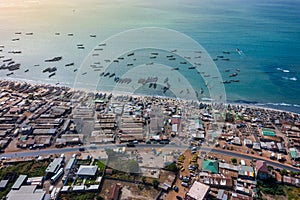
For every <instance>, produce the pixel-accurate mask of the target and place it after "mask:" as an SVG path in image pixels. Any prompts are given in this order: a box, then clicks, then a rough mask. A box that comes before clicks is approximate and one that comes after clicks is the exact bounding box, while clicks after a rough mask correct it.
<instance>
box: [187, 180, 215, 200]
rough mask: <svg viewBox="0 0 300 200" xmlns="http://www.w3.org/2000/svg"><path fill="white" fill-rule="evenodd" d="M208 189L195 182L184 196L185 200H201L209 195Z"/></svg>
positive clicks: (206, 186)
mask: <svg viewBox="0 0 300 200" xmlns="http://www.w3.org/2000/svg"><path fill="white" fill-rule="evenodd" d="M209 189H210V187H209V186H208V185H205V184H203V183H200V182H198V181H195V182H194V183H193V185H192V187H191V188H190V190H189V191H188V192H187V193H186V195H185V200H202V199H205V198H206V197H207V195H208V193H209Z"/></svg>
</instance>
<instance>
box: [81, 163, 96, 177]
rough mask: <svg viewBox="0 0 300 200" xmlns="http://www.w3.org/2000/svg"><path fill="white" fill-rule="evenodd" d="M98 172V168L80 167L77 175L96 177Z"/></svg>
mask: <svg viewBox="0 0 300 200" xmlns="http://www.w3.org/2000/svg"><path fill="white" fill-rule="evenodd" d="M97 170H98V167H97V166H89V165H80V167H79V169H78V172H77V175H78V176H95V175H96V172H97Z"/></svg>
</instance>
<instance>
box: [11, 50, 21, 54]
mask: <svg viewBox="0 0 300 200" xmlns="http://www.w3.org/2000/svg"><path fill="white" fill-rule="evenodd" d="M8 53H12V54H21V53H22V51H20V50H13V51H9V52H8Z"/></svg>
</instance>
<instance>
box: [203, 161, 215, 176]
mask: <svg viewBox="0 0 300 200" xmlns="http://www.w3.org/2000/svg"><path fill="white" fill-rule="evenodd" d="M202 170H203V171H210V172H212V173H215V174H217V173H219V162H218V161H216V160H203V161H202Z"/></svg>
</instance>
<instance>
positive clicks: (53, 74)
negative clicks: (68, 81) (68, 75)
mask: <svg viewBox="0 0 300 200" xmlns="http://www.w3.org/2000/svg"><path fill="white" fill-rule="evenodd" d="M55 74H56V73H55V72H54V73H52V74H50V75H49V76H48V78H51V77H52V76H55Z"/></svg>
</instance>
